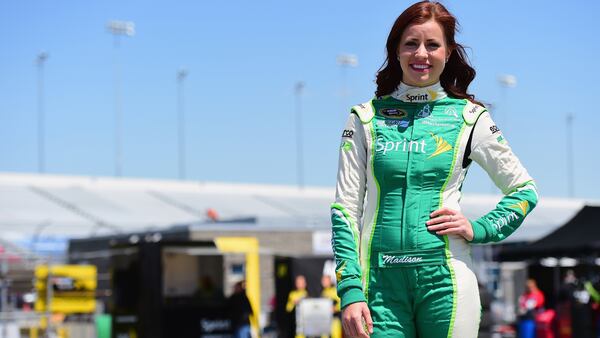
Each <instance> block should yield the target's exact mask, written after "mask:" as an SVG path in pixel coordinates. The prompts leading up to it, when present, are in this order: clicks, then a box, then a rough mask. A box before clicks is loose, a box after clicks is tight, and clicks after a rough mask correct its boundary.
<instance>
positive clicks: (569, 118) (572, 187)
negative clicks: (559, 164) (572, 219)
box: [566, 113, 575, 197]
mask: <svg viewBox="0 0 600 338" xmlns="http://www.w3.org/2000/svg"><path fill="white" fill-rule="evenodd" d="M574 119H575V115H574V114H573V113H568V114H567V116H566V120H567V179H568V182H569V183H568V184H569V187H568V191H569V197H574V196H575V181H574V177H575V175H574V170H573V168H574V164H573V161H574V160H573V120H574Z"/></svg>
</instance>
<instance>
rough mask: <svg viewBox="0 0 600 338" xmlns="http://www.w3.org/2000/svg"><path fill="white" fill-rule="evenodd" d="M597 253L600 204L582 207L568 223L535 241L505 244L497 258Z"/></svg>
mask: <svg viewBox="0 0 600 338" xmlns="http://www.w3.org/2000/svg"><path fill="white" fill-rule="evenodd" d="M595 256H600V206H589V205H588V206H584V207H583V208H582V209H581V210H580V211H579V212H578V213H577V214H576V215H575V216H574V217H573V218H572V219H571V220H570V221H569V222H567V223H566V224H565V225H563V226H561V227H560V228H558V229H556V230H555V231H553V232H552V233H550V234H549V235H547V236H545V237H543V238H541V239H539V240H537V241H536V242H534V243H532V244H529V245H526V246H519V247H505V248H503V249H502V250H501V251H500V252H499V254H498V260H499V261H502V262H506V261H526V260H531V259H540V258H544V257H557V258H560V257H573V258H583V257H595Z"/></svg>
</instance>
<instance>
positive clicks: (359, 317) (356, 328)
mask: <svg viewBox="0 0 600 338" xmlns="http://www.w3.org/2000/svg"><path fill="white" fill-rule="evenodd" d="M363 318H364V323H365V324H366V326H367V329H368V331H369V333H373V320H371V312H370V311H369V307H368V306H367V303H365V302H358V303H352V304H350V305H348V306H346V307H345V308H344V311H343V312H342V327H343V328H344V332H345V333H346V335H347V336H348V337H350V338H369V335H368V334H367V332H365V325H364V324H363Z"/></svg>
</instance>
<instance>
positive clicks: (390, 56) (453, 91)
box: [375, 1, 481, 104]
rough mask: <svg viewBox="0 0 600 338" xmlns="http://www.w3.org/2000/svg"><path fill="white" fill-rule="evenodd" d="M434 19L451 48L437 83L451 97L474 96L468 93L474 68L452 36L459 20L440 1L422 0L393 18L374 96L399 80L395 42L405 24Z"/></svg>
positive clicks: (390, 91) (395, 84) (396, 83)
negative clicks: (385, 54)
mask: <svg viewBox="0 0 600 338" xmlns="http://www.w3.org/2000/svg"><path fill="white" fill-rule="evenodd" d="M431 19H433V20H435V21H436V22H437V23H439V24H440V26H442V29H443V31H444V36H445V38H446V44H447V46H448V49H449V50H450V51H451V53H450V57H449V59H448V62H446V66H445V67H444V71H443V72H442V74H441V75H440V84H441V85H442V87H444V90H445V91H446V92H447V93H448V95H450V96H451V97H455V98H459V99H468V100H470V101H472V102H474V103H477V104H481V103H480V102H478V101H476V100H475V95H473V94H469V93H467V89H468V87H469V84H470V83H471V81H473V79H474V78H475V69H473V67H471V65H470V64H469V60H468V58H467V54H466V52H465V49H464V47H463V46H462V45H461V44H459V43H457V42H456V41H455V40H454V34H455V33H456V31H457V26H458V23H457V21H456V18H455V17H454V16H453V15H452V14H450V12H448V10H447V9H446V7H444V6H443V5H442V4H440V3H439V2H431V1H421V2H417V3H416V4H414V5H412V6H410V7H408V8H407V9H406V10H405V11H404V12H402V14H400V16H399V17H398V18H397V19H396V22H394V26H393V27H392V30H391V31H390V35H389V36H388V39H387V43H386V49H387V57H386V59H385V62H384V63H383V65H382V66H381V68H379V70H378V71H377V80H376V83H377V91H375V96H377V97H381V96H384V95H389V94H391V93H392V92H394V90H396V88H398V85H399V84H400V81H402V67H401V66H400V62H399V61H398V45H399V44H400V39H401V38H402V33H404V30H405V29H406V27H408V26H409V25H412V24H422V23H425V22H427V21H429V20H431Z"/></svg>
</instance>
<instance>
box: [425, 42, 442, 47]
mask: <svg viewBox="0 0 600 338" xmlns="http://www.w3.org/2000/svg"><path fill="white" fill-rule="evenodd" d="M427 46H429V47H430V48H440V47H441V46H440V44H439V43H437V42H430V43H429V44H428V45H427Z"/></svg>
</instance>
